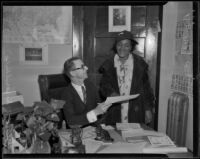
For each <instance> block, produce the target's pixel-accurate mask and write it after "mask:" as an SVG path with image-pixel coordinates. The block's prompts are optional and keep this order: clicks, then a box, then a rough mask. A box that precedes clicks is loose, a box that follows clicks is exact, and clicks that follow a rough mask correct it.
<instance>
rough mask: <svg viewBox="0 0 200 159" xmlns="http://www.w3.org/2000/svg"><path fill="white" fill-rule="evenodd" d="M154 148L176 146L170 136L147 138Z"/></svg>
mask: <svg viewBox="0 0 200 159" xmlns="http://www.w3.org/2000/svg"><path fill="white" fill-rule="evenodd" d="M147 138H148V139H149V141H150V143H151V145H152V146H155V147H156V146H175V144H174V143H173V141H172V140H171V139H170V138H169V137H168V136H147Z"/></svg>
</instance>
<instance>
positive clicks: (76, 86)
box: [71, 82, 85, 89]
mask: <svg viewBox="0 0 200 159" xmlns="http://www.w3.org/2000/svg"><path fill="white" fill-rule="evenodd" d="M71 84H72V86H73V87H75V88H77V89H80V88H81V87H82V86H83V87H84V88H85V85H84V84H82V85H81V86H80V85H78V84H75V83H73V82H71Z"/></svg>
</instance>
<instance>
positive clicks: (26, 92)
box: [2, 6, 72, 106]
mask: <svg viewBox="0 0 200 159" xmlns="http://www.w3.org/2000/svg"><path fill="white" fill-rule="evenodd" d="M47 7H48V6H47ZM50 9H51V8H50ZM68 9H69V10H68V11H67V15H66V17H67V20H66V22H67V23H69V24H67V26H69V32H70V33H72V7H70V6H69V7H68ZM71 35H72V34H71ZM20 45H22V44H19V43H3V50H2V51H3V52H2V55H3V58H5V57H6V56H7V57H8V58H9V63H8V65H7V67H8V69H9V73H7V75H6V72H5V70H4V69H2V70H3V73H2V78H3V79H4V80H3V81H4V82H2V86H3V87H2V92H4V91H6V87H7V85H6V84H5V83H6V82H5V81H6V80H8V79H9V91H19V92H20V93H21V94H22V95H23V97H24V105H25V106H32V105H33V102H35V101H40V100H41V99H40V92H39V85H38V75H40V74H54V73H55V74H56V73H61V72H62V69H63V64H64V62H65V60H66V59H68V58H69V57H72V37H71V36H70V37H69V43H66V44H47V45H48V64H47V65H23V64H21V63H20V61H19V56H20V55H19V47H20ZM5 76H10V77H9V78H8V77H5Z"/></svg>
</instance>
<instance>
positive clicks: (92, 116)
mask: <svg viewBox="0 0 200 159" xmlns="http://www.w3.org/2000/svg"><path fill="white" fill-rule="evenodd" d="M86 116H87V119H88V121H89V123H93V122H95V121H97V116H96V114H95V112H94V111H93V110H92V111H90V112H88V113H87V115H86Z"/></svg>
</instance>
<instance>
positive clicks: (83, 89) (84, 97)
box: [81, 86, 87, 103]
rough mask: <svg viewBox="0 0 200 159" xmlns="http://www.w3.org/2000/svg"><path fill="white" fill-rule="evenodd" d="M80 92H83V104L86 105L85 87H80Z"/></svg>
mask: <svg viewBox="0 0 200 159" xmlns="http://www.w3.org/2000/svg"><path fill="white" fill-rule="evenodd" d="M81 89H82V92H83V102H84V103H86V97H87V96H86V90H85V87H83V86H81Z"/></svg>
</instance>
